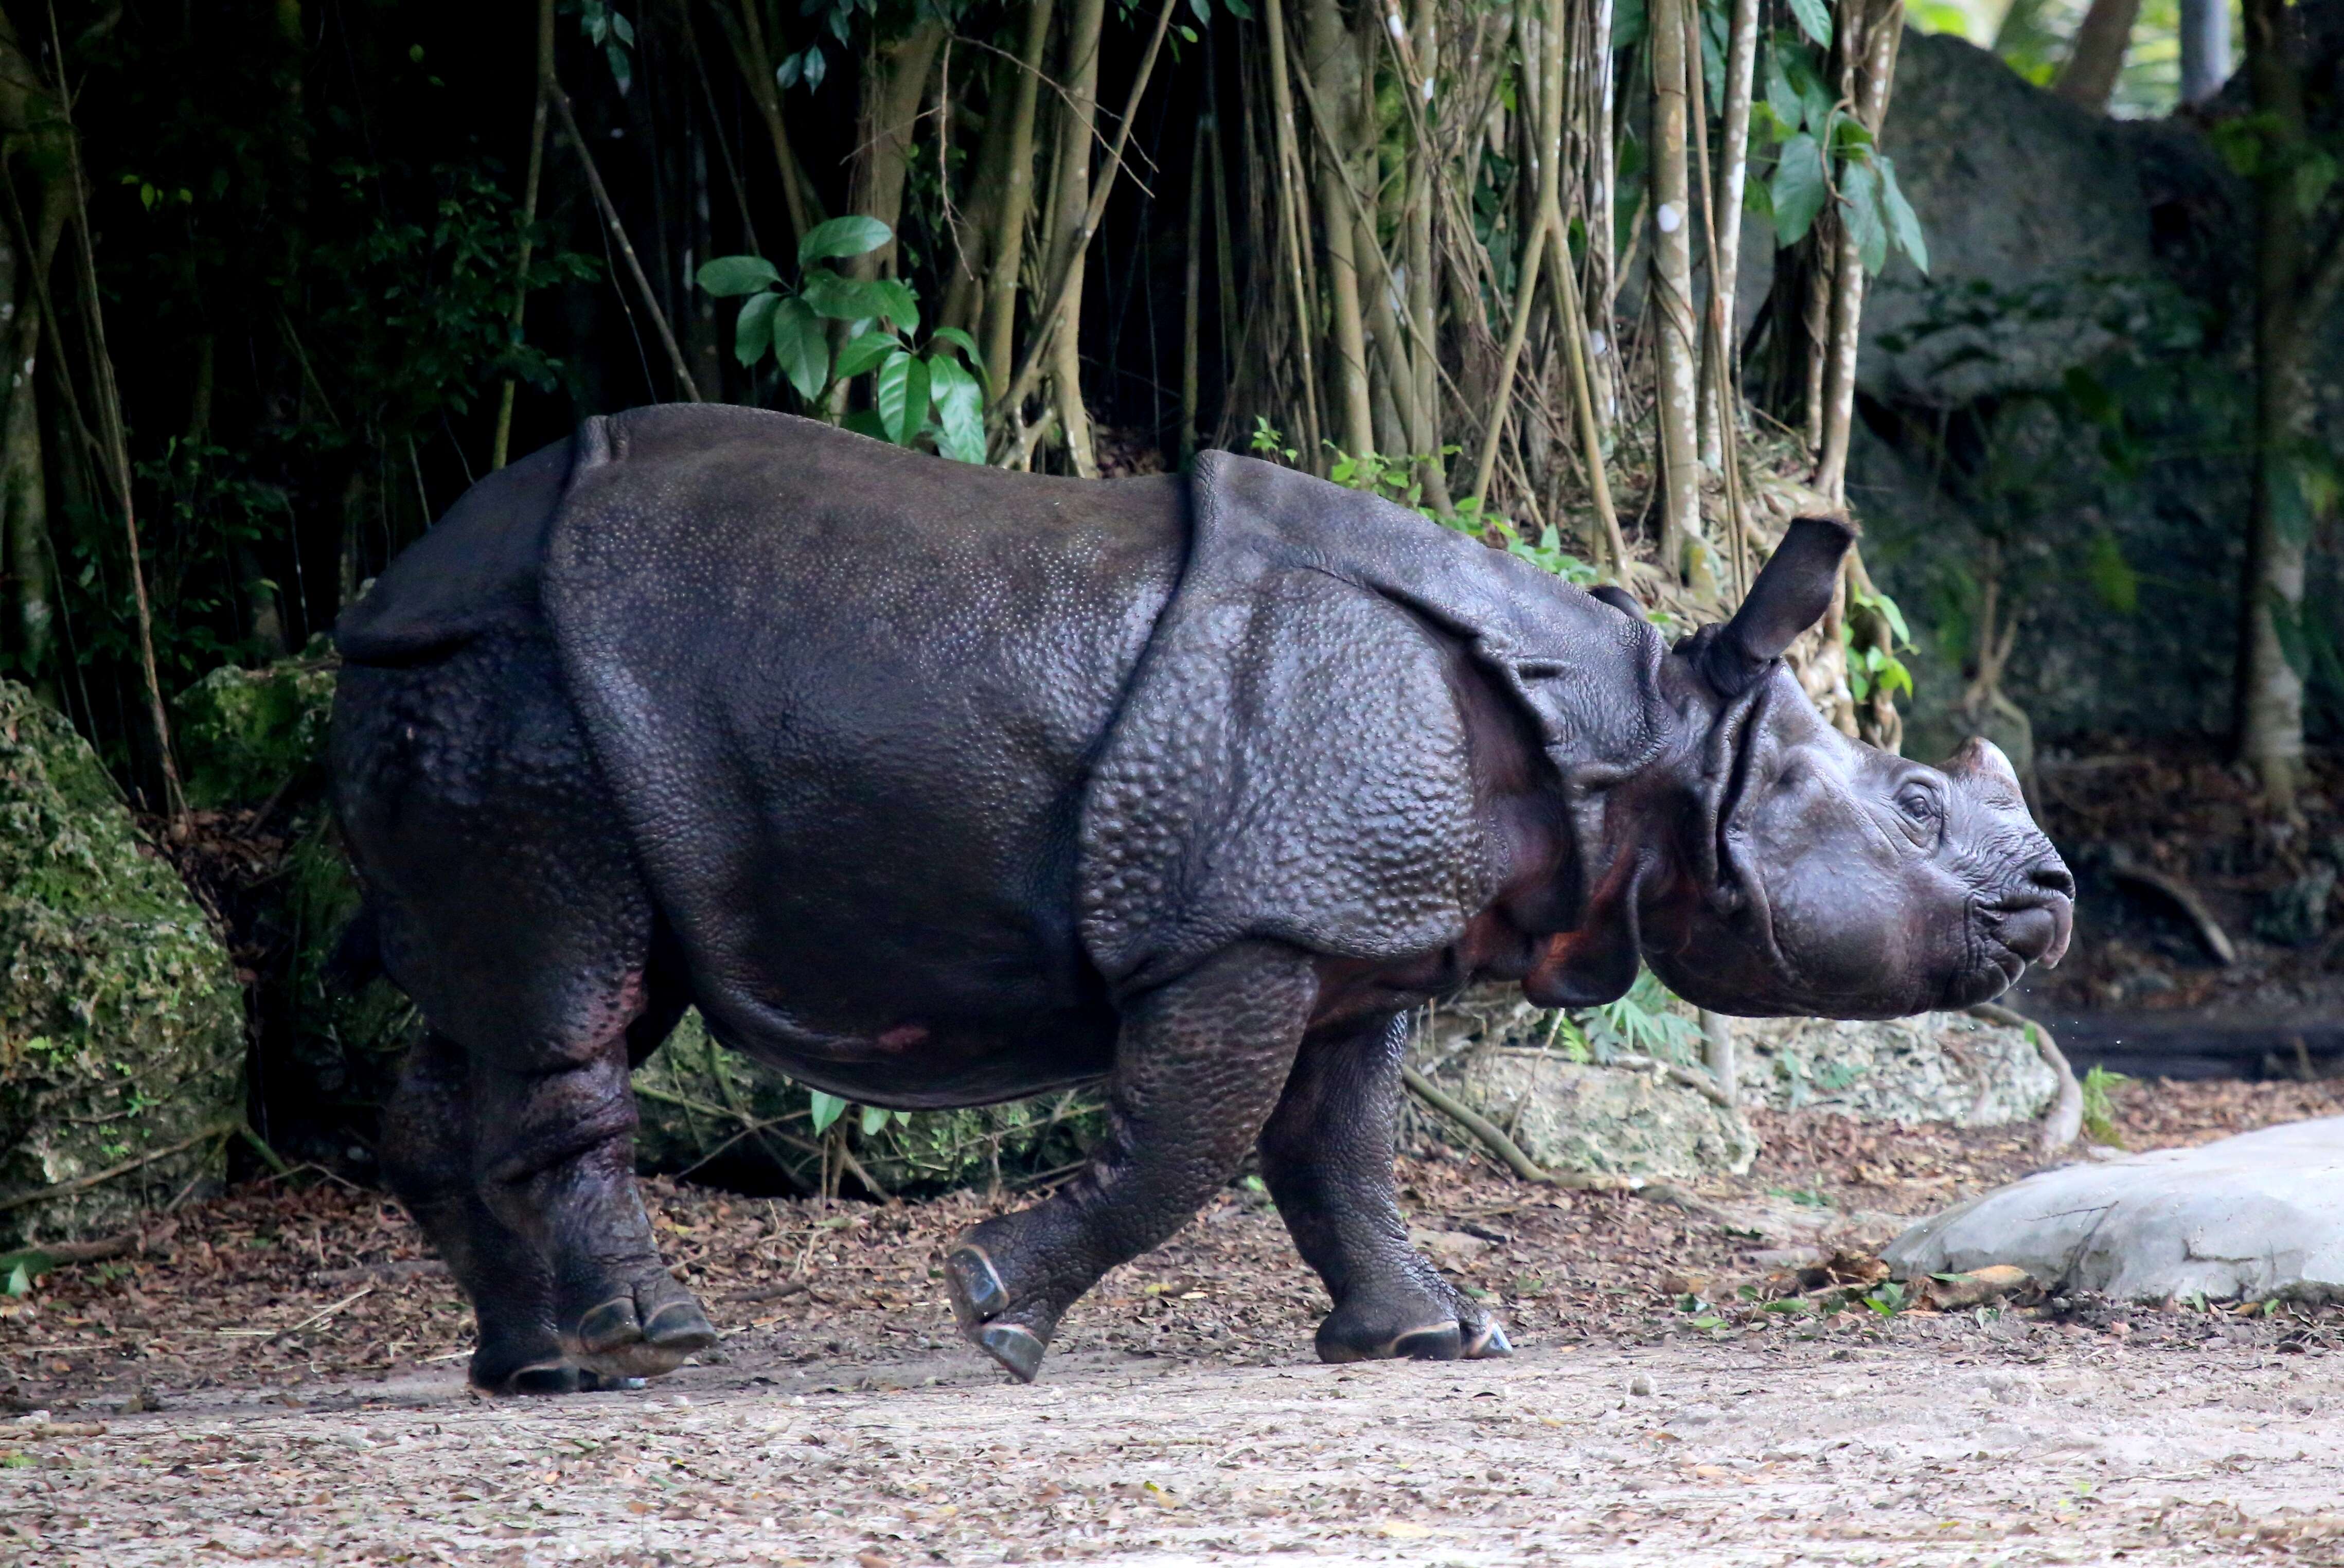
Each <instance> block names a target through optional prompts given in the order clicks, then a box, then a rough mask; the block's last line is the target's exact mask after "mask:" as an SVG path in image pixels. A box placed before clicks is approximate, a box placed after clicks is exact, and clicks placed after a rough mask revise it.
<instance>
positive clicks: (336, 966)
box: [323, 904, 383, 996]
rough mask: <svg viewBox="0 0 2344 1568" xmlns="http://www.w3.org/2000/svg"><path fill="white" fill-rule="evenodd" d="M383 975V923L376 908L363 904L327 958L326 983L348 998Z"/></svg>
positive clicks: (343, 930)
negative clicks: (376, 912)
mask: <svg viewBox="0 0 2344 1568" xmlns="http://www.w3.org/2000/svg"><path fill="white" fill-rule="evenodd" d="M382 972H383V969H382V921H381V918H380V917H379V916H377V915H376V914H375V910H374V905H371V904H361V905H359V912H358V913H357V914H356V915H354V916H351V917H350V923H349V925H348V926H343V927H342V934H341V936H340V937H339V938H338V939H337V940H336V942H335V943H334V950H333V952H332V953H331V954H330V955H328V957H327V959H326V966H325V969H324V971H323V975H324V978H325V982H326V984H327V985H328V986H332V987H333V988H334V989H335V990H337V991H339V992H341V993H342V994H343V995H345V996H354V995H356V994H357V993H358V992H359V991H361V990H363V989H365V988H366V986H367V984H368V982H369V981H371V980H375V979H378V978H379V977H380V976H381V975H382Z"/></svg>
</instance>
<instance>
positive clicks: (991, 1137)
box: [634, 1012, 1102, 1196]
mask: <svg viewBox="0 0 2344 1568" xmlns="http://www.w3.org/2000/svg"><path fill="white" fill-rule="evenodd" d="M634 1082H635V1104H636V1107H637V1108H638V1109H639V1110H640V1111H641V1113H642V1125H641V1126H640V1127H639V1128H637V1130H636V1134H635V1163H636V1167H637V1168H638V1169H640V1170H642V1171H643V1172H644V1173H645V1174H652V1173H663V1174H667V1175H681V1174H684V1173H687V1172H688V1173H690V1174H691V1175H692V1176H693V1177H694V1178H695V1179H700V1180H705V1181H713V1182H716V1183H717V1184H719V1185H723V1186H732V1187H738V1188H741V1189H745V1190H749V1191H773V1192H779V1191H784V1190H790V1189H807V1188H811V1187H813V1186H814V1185H815V1184H816V1183H817V1182H818V1181H819V1180H820V1177H821V1169H822V1157H821V1153H820V1146H819V1144H818V1143H817V1141H816V1140H815V1138H814V1134H813V1107H812V1104H811V1099H812V1097H811V1096H810V1095H809V1094H808V1092H807V1091H806V1089H805V1087H804V1086H803V1085H801V1084H797V1083H793V1082H792V1081H791V1080H790V1078H789V1077H786V1076H785V1075H783V1074H782V1073H780V1072H777V1071H775V1070H774V1069H773V1068H772V1067H766V1066H764V1065H763V1064H762V1063H760V1062H756V1061H753V1060H752V1059H751V1058H749V1057H744V1056H743V1055H741V1054H740V1053H738V1052H736V1051H730V1050H727V1049H725V1048H724V1047H722V1046H720V1045H718V1044H717V1043H716V1042H715V1041H714V1040H713V1039H712V1038H711V1037H710V1036H709V1033H708V1029H707V1027H706V1026H705V1025H703V1024H702V1022H701V1020H700V1015H699V1014H698V1013H697V1012H692V1013H687V1014H685V1015H684V1018H683V1022H682V1024H681V1025H679V1026H677V1028H676V1031H675V1033H674V1035H673V1036H672V1037H670V1038H669V1040H668V1042H667V1044H666V1045H664V1046H662V1047H661V1048H660V1049H659V1050H658V1051H657V1052H656V1053H655V1054H654V1055H653V1056H652V1057H651V1059H650V1060H648V1061H646V1062H645V1063H643V1065H642V1067H639V1068H637V1069H636V1071H635V1079H634ZM839 1120H840V1122H841V1123H843V1124H844V1126H845V1128H846V1129H847V1130H846V1132H845V1134H844V1137H845V1138H846V1142H847V1147H848V1148H849V1149H850V1150H851V1151H852V1153H853V1154H854V1158H855V1159H856V1161H857V1162H858V1163H860V1164H861V1165H862V1167H863V1168H864V1169H865V1170H867V1171H869V1172H870V1173H871V1176H872V1179H874V1180H875V1181H877V1182H878V1183H879V1184H880V1185H881V1186H883V1187H884V1188H885V1189H887V1190H888V1191H889V1192H891V1193H898V1194H904V1195H907V1196H912V1195H920V1194H925V1193H933V1192H941V1191H945V1190H946V1189H951V1188H955V1187H989V1186H992V1185H994V1184H995V1183H1001V1184H1005V1185H1013V1186H1014V1185H1015V1184H1017V1183H1019V1182H1022V1181H1026V1180H1030V1179H1034V1178H1036V1177H1039V1176H1043V1175H1046V1174H1048V1173H1050V1172H1053V1171H1056V1170H1059V1169H1062V1168H1066V1167H1067V1166H1070V1165H1072V1164H1074V1163H1076V1161H1078V1160H1080V1159H1081V1158H1082V1157H1083V1151H1084V1150H1085V1149H1086V1148H1088V1147H1089V1145H1090V1141H1091V1139H1092V1138H1094V1137H1095V1136H1096V1134H1097V1132H1098V1129H1099V1127H1100V1126H1101V1123H1102V1116H1101V1113H1100V1111H1099V1109H1098V1101H1097V1099H1096V1097H1095V1096H1093V1095H1089V1094H1082V1093H1066V1094H1056V1095H1044V1096H1040V1097H1038V1098H1034V1099H1026V1100H1012V1101H1009V1102H1007V1103H1006V1104H1003V1105H995V1106H982V1107H979V1108H975V1109H972V1110H947V1111H915V1112H913V1113H911V1114H909V1115H904V1114H901V1113H896V1114H891V1115H889V1116H888V1117H887V1118H885V1121H884V1125H877V1124H878V1121H879V1118H878V1117H877V1115H876V1114H875V1113H874V1115H873V1116H872V1117H871V1118H868V1120H869V1122H870V1123H871V1124H873V1125H869V1126H867V1127H866V1118H864V1115H863V1114H862V1112H861V1111H860V1109H859V1108H849V1109H848V1110H847V1111H846V1112H845V1114H844V1116H842V1117H841V1118H839ZM850 1186H851V1181H850Z"/></svg>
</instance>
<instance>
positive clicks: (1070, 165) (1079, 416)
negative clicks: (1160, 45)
mask: <svg viewBox="0 0 2344 1568" xmlns="http://www.w3.org/2000/svg"><path fill="white" fill-rule="evenodd" d="M1105 24H1106V0H1074V9H1073V10H1072V11H1071V12H1069V13H1068V14H1067V16H1066V54H1065V56H1063V58H1064V61H1065V64H1064V66H1063V69H1062V70H1061V72H1060V80H1061V82H1062V83H1063V84H1064V86H1065V87H1066V101H1065V105H1064V107H1063V109H1062V111H1061V113H1060V114H1059V116H1058V160H1057V161H1058V188H1057V190H1056V193H1055V196H1054V198H1053V205H1052V209H1051V217H1050V234H1051V253H1052V255H1053V257H1054V258H1055V260H1056V266H1055V267H1053V268H1051V273H1050V275H1051V276H1052V277H1054V278H1056V277H1063V278H1066V285H1065V290H1064V291H1065V293H1066V314H1065V319H1063V320H1061V321H1060V322H1059V323H1058V324H1057V328H1056V331H1055V332H1054V333H1053V335H1052V337H1051V339H1050V384H1051V392H1052V395H1053V399H1054V400H1055V402H1056V406H1057V410H1058V429H1059V432H1060V434H1061V436H1062V437H1063V439H1064V440H1065V441H1066V458H1067V460H1068V461H1069V462H1070V463H1071V464H1072V465H1073V467H1074V470H1075V472H1076V473H1078V474H1080V475H1081V476H1082V477H1083V478H1085V479H1096V478H1097V477H1098V455H1097V453H1096V450H1094V449H1093V446H1092V440H1091V420H1090V413H1089V410H1086V408H1084V406H1083V357H1082V320H1083V262H1084V258H1085V252H1086V251H1087V250H1088V249H1089V244H1088V240H1089V238H1090V237H1089V235H1088V233H1087V232H1086V224H1087V220H1088V218H1089V215H1090V205H1091V144H1092V142H1093V141H1094V140H1096V137H1097V135H1098V66H1099V33H1100V30H1101V29H1102V27H1103V26H1104V25H1105ZM1042 329H1043V327H1042V324H1041V323H1038V322H1037V323H1036V330H1042Z"/></svg>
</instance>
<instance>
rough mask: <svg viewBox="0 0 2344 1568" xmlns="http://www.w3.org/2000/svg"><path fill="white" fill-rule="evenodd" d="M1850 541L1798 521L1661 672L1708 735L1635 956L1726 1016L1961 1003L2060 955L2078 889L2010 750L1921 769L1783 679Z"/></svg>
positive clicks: (1652, 881) (1820, 523)
mask: <svg viewBox="0 0 2344 1568" xmlns="http://www.w3.org/2000/svg"><path fill="white" fill-rule="evenodd" d="M1853 537H1854V535H1853V533H1852V532H1851V531H1849V530H1848V529H1847V528H1846V527H1845V525H1844V524H1842V523H1839V522H1835V521H1829V520H1824V519H1803V520H1801V521H1798V522H1795V523H1793V525H1792V529H1791V531H1790V533H1789V534H1788V536H1786V538H1785V539H1784V541H1783V545H1782V547H1781V548H1780V549H1779V550H1778V551H1776V552H1775V554H1774V556H1773V559H1772V560H1770V561H1768V562H1767V564H1766V567H1765V570H1764V571H1763V572H1761V573H1760V574H1759V576H1758V579H1757V581H1756V582H1753V584H1752V586H1751V591H1750V593H1749V596H1748V597H1747V599H1746V600H1745V601H1744V602H1743V606H1742V608H1741V610H1740V611H1739V612H1737V613H1736V614H1735V615H1734V617H1733V620H1731V621H1730V622H1726V623H1725V624H1724V625H1722V626H1713V627H1705V628H1703V629H1702V631H1700V632H1696V633H1694V634H1693V635H1692V636H1691V637H1688V638H1686V639H1685V640H1684V641H1683V642H1680V643H1679V644H1678V645H1677V647H1676V648H1675V650H1674V651H1673V652H1672V655H1671V657H1670V660H1669V662H1668V663H1669V665H1670V667H1671V673H1670V676H1669V679H1670V682H1671V683H1672V684H1674V685H1675V686H1677V688H1678V690H1679V693H1681V697H1682V701H1683V704H1684V706H1683V711H1684V712H1685V713H1686V714H1687V715H1688V717H1691V718H1692V719H1693V720H1694V722H1695V725H1696V727H1699V726H1700V725H1701V724H1702V723H1705V724H1706V726H1707V729H1706V733H1705V734H1702V735H1701V736H1700V738H1699V739H1698V741H1697V742H1696V743H1695V744H1692V746H1690V747H1689V748H1688V749H1687V751H1686V752H1685V753H1683V754H1682V755H1683V758H1684V761H1683V763H1682V764H1681V765H1680V767H1679V768H1678V769H1677V770H1676V774H1677V784H1678V787H1680V788H1682V787H1684V786H1685V785H1686V784H1690V785H1691V788H1692V795H1693V799H1694V803H1695V804H1694V809H1692V810H1691V811H1689V812H1684V811H1681V812H1679V813H1676V814H1673V815H1674V816H1675V818H1676V820H1677V821H1679V822H1680V823H1682V824H1683V826H1682V830H1681V834H1680V837H1679V841H1678V842H1677V843H1676V844H1675V845H1673V846H1672V847H1671V849H1670V850H1669V851H1668V852H1664V853H1663V854H1662V855H1661V856H1660V857H1659V863H1660V864H1659V866H1658V867H1656V869H1657V870H1658V871H1659V875H1651V876H1646V877H1643V878H1641V879H1640V881H1641V882H1642V885H1641V886H1640V887H1639V889H1638V891H1637V905H1638V915H1639V916H1640V918H1639V919H1638V922H1637V924H1638V926H1639V936H1640V942H1639V946H1641V947H1642V951H1643V956H1644V958H1645V960H1646V962H1648V963H1650V964H1651V965H1652V968H1653V969H1654V970H1655V971H1656V972H1657V973H1658V974H1659V975H1660V976H1661V978H1662V980H1663V981H1665V982H1666V983H1667V984H1668V985H1669V986H1670V987H1671V988H1672V989H1673V990H1675V991H1676V992H1677V993H1678V994H1679V995H1681V996H1685V997H1687V998H1688V999H1690V1000H1692V1001H1693V1002H1695V1003H1697V1004H1699V1005H1701V1006H1703V1007H1710V1008H1712V1009H1713V1010H1715V1011H1718V1012H1724V1013H1738V1014H1744V1015H1766V1014H1808V1013H1812V1014H1819V1015H1823V1016H1825V1017H1843V1018H1860V1017H1897V1016H1901V1015H1904V1014H1909V1013H1917V1012H1923V1011H1925V1010H1928V1009H1930V1008H1935V1007H1966V1006H1968V1005H1969V1004H1971V1003H1974V1002H1980V1001H1984V1000H1985V999H1986V998H1987V997H1990V996H1995V995H1996V994H1997V993H1999V992H2001V991H2002V990H2003V989H2005V988H2006V986H2009V985H2011V983H2012V982H2014V981H2016V979H2017V978H2018V976H2019V975H2020V974H2021V973H2022V972H2023V971H2024V970H2025V968H2026V966H2027V965H2028V964H2030V963H2035V962H2036V961H2038V960H2039V961H2041V962H2044V963H2046V964H2056V963H2057V962H2058V961H2059V957H2060V956H2061V954H2063V953H2064V952H2065V951H2066V946H2067V936H2068V930H2069V926H2070V921H2071V918H2072V915H2073V907H2074V905H2073V900H2074V896H2075V881H2074V879H2073V878H2072V877H2071V876H2070V875H2068V872H2067V868H2066V865H2065V864H2063V863H2062V862H2061V860H2060V858H2059V855H2058V854H2057V852H2056V850H2054V849H2053V848H2052V846H2051V842H2050V840H2049V839H2047V838H2046V837H2045V836H2044V835H2043V833H2042V831H2041V830H2040V829H2038V828H2037V827H2036V825H2035V823H2034V821H2033V819H2032V818H2031V817H2029V816H2028V814H2027V811H2026V800H2025V798H2024V796H2023V795H2022V794H2021V793H2020V790H2019V785H2018V779H2017V776H2016V774H2014V773H2013V772H2012V770H2011V766H2010V764H2009V762H2008V760H2007V759H2006V758H2005V757H2004V756H2003V754H2002V753H2001V752H2000V751H1998V750H1996V749H1995V747H1994V746H1993V745H1992V744H1988V743H1987V742H1985V741H1984V740H1972V741H1970V742H1969V743H1967V744H1965V745H1964V746H1963V747H1962V748H1961V749H1960V750H1959V751H1958V752H1956V753H1955V754H1954V756H1953V757H1952V758H1951V759H1950V760H1949V761H1947V762H1946V763H1945V765H1944V766H1942V767H1934V768H1933V767H1928V766H1925V765H1924V764H1920V763H1915V762H1910V761H1907V760H1906V759H1905V758H1904V757H1900V756H1897V755H1895V754H1893V753H1890V752H1885V751H1882V750H1880V749H1879V748H1878V747H1875V746H1870V745H1866V744H1863V743H1862V742H1860V741H1855V740H1851V739H1850V738H1848V737H1847V736H1846V735H1844V734H1842V733H1840V732H1839V731H1838V730H1836V729H1834V728H1833V727H1832V726H1831V725H1830V724H1828V723H1824V719H1823V717H1822V716H1821V715H1820V714H1819V713H1816V712H1815V710H1814V706H1813V704H1812V703H1809V702H1808V700H1807V697H1806V694H1805V693H1804V692H1803V691H1802V690H1801V689H1800V687H1799V684H1798V683H1797V681H1796V680H1795V679H1793V676H1792V675H1791V673H1789V671H1788V670H1787V669H1786V668H1785V667H1784V666H1783V663H1782V661H1781V658H1780V655H1781V654H1782V652H1783V650H1784V649H1785V648H1787V647H1788V646H1789V645H1790V643H1791V642H1792V640H1793V638H1795V637H1796V636H1798V634H1799V633H1800V632H1803V631H1805V630H1806V629H1807V628H1808V627H1809V626H1812V625H1813V624H1814V622H1816V621H1817V620H1819V619H1820V618H1821V617H1822V616H1823V614H1824V611H1825V610H1826V609H1827V608H1828V607H1829V605H1830V602H1831V598H1832V592H1833V588H1834V582H1835V580H1836V578H1837V575H1838V571H1839V564H1840V560H1841V557H1842V556H1843V555H1844V553H1845V551H1846V549H1847V546H1848V544H1849V542H1850V541H1851V540H1852V539H1853ZM1679 798H1680V800H1682V795H1680V796H1679Z"/></svg>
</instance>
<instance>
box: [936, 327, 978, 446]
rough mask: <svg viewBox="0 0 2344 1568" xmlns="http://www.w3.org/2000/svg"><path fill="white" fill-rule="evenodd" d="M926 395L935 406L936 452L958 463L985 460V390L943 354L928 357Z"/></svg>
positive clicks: (955, 362)
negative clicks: (937, 433)
mask: <svg viewBox="0 0 2344 1568" xmlns="http://www.w3.org/2000/svg"><path fill="white" fill-rule="evenodd" d="M928 395H929V396H930V397H931V398H932V399H933V400H935V406H936V427H937V430H938V432H939V435H938V439H937V440H936V450H939V451H941V452H943V453H944V454H945V456H946V457H948V458H952V459H954V460H956V461H959V462H965V463H981V462H983V461H984V460H985V390H984V389H983V388H981V387H979V386H978V385H977V384H976V378H975V376H972V375H970V374H969V373H968V369H967V367H965V366H964V365H963V364H962V363H961V362H960V361H959V360H958V359H954V358H952V357H951V356H950V355H947V354H932V355H930V356H929V357H928Z"/></svg>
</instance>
